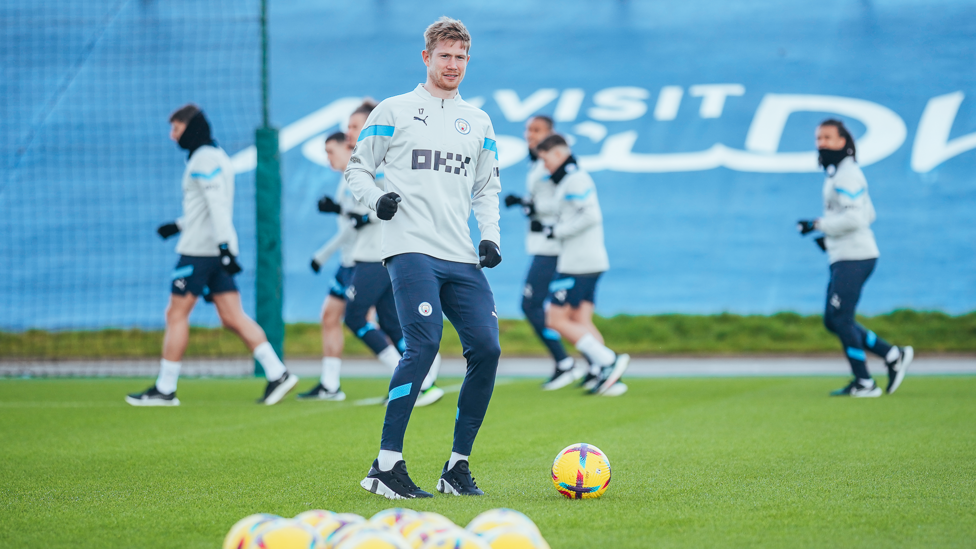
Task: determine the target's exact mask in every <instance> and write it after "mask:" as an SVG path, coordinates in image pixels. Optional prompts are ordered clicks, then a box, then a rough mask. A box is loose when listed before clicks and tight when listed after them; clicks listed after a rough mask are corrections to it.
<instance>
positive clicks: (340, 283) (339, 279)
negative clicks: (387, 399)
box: [298, 113, 366, 401]
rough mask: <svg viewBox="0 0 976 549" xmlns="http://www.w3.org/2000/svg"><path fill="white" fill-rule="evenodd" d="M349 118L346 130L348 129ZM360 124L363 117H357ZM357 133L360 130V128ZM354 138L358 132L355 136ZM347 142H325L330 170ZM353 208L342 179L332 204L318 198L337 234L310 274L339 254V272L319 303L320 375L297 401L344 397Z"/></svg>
mask: <svg viewBox="0 0 976 549" xmlns="http://www.w3.org/2000/svg"><path fill="white" fill-rule="evenodd" d="M355 116H356V114H355V113H354V114H353V116H351V117H350V123H349V127H350V128H352V126H353V124H352V119H353V117H355ZM360 118H362V122H365V121H366V115H365V114H364V115H361V116H360ZM359 129H362V125H361V124H360V126H359ZM356 133H357V134H358V131H357V132H356ZM350 141H351V139H349V138H348V137H347V135H346V134H344V133H342V132H335V133H333V134H331V135H329V136H328V137H326V139H325V154H326V157H327V158H328V159H329V165H330V166H331V167H332V169H333V170H336V171H338V172H339V173H343V172H345V170H346V166H347V165H348V164H349V157H350V156H352V147H350V146H349V143H350ZM354 206H355V199H354V198H353V197H352V194H351V193H349V189H348V188H347V187H346V181H345V177H344V176H341V177H340V178H339V184H338V185H337V186H336V192H335V200H333V198H332V197H330V196H324V197H322V198H321V199H320V200H319V202H318V210H319V211H320V212H322V213H335V214H338V215H337V216H336V224H337V226H338V227H337V233H336V235H335V236H334V237H332V238H331V239H330V240H329V241H328V242H326V244H325V245H324V246H322V247H321V248H320V249H319V250H318V251H316V252H315V255H314V256H313V257H312V265H311V266H312V270H313V271H315V272H316V273H317V272H319V271H320V270H321V269H322V265H324V264H325V263H326V262H327V261H328V260H329V258H330V257H331V256H332V255H333V254H334V253H336V252H339V258H340V260H339V269H338V270H337V271H336V273H335V276H334V278H333V280H332V285H331V287H330V288H329V294H328V295H327V296H326V297H325V301H324V302H323V303H322V315H321V317H322V374H321V376H320V377H319V382H318V384H316V385H315V386H314V387H312V388H311V389H310V390H308V391H306V392H304V393H300V394H299V395H298V398H299V399H308V400H331V401H342V400H345V399H346V394H345V393H343V392H342V389H341V387H340V386H339V370H340V368H341V366H342V350H343V348H344V347H345V333H344V332H343V329H342V317H343V315H344V314H345V312H346V285H347V284H348V283H349V278H350V276H351V275H352V268H353V267H354V266H355V265H356V262H355V260H354V259H353V257H352V255H353V254H352V253H353V249H354V248H355V246H356V240H357V238H358V231H357V224H356V218H357V217H358V216H357V215H356V214H352V215H350V212H351V208H353V207H354Z"/></svg>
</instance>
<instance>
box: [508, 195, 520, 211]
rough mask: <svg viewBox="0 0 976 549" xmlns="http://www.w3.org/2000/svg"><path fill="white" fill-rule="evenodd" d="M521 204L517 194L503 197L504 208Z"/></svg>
mask: <svg viewBox="0 0 976 549" xmlns="http://www.w3.org/2000/svg"><path fill="white" fill-rule="evenodd" d="M521 203H522V197H521V196H519V195H517V194H510V195H508V196H506V197H505V207H506V208H511V207H512V206H516V205H519V204H521Z"/></svg>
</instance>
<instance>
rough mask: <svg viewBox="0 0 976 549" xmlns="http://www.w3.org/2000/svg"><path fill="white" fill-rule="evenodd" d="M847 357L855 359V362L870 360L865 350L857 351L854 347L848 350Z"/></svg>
mask: <svg viewBox="0 0 976 549" xmlns="http://www.w3.org/2000/svg"><path fill="white" fill-rule="evenodd" d="M847 356H849V357H851V358H853V359H854V360H867V359H868V355H866V354H864V349H855V348H854V347H848V348H847Z"/></svg>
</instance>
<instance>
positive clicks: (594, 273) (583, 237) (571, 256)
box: [530, 135, 630, 396]
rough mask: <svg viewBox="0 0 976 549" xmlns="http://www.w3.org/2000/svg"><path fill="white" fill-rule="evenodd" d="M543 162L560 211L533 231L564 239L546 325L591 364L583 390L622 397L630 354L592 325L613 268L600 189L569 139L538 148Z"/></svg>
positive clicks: (535, 224)
mask: <svg viewBox="0 0 976 549" xmlns="http://www.w3.org/2000/svg"><path fill="white" fill-rule="evenodd" d="M536 151H537V154H538V155H539V158H541V159H542V161H543V163H545V166H546V170H547V171H548V172H549V173H550V174H551V176H550V178H549V179H550V181H551V182H552V184H553V185H555V186H556V188H557V190H556V197H557V199H558V202H559V210H558V213H557V215H556V219H555V223H554V224H552V225H546V224H544V223H543V222H542V221H540V220H533V221H532V223H531V226H530V230H531V231H532V232H535V233H539V234H542V235H545V237H546V238H549V239H552V240H559V241H560V244H561V245H560V249H559V259H558V260H557V261H556V276H555V277H554V279H553V281H552V282H551V283H550V284H549V308H548V309H547V310H546V325H548V326H549V327H550V328H552V329H553V330H556V331H557V332H559V333H560V334H561V335H562V336H563V337H565V338H566V339H568V340H570V341H572V342H573V345H575V346H576V348H577V349H578V350H579V352H581V353H583V354H584V355H585V356H586V358H587V360H589V362H590V372H589V373H588V374H587V376H586V377H585V378H584V379H583V386H584V387H586V388H588V389H589V390H590V392H591V393H593V394H597V395H603V396H618V395H621V394H623V393H624V392H626V391H627V386H626V385H624V384H623V383H621V382H620V377H621V376H622V375H623V373H624V371H625V370H626V369H627V365H628V364H629V363H630V356H629V355H626V354H621V355H618V354H616V353H614V352H613V351H612V350H610V349H609V348H607V347H606V346H605V345H604V344H603V336H602V335H601V334H600V331H599V330H597V328H596V326H595V325H594V324H593V308H594V304H595V303H596V283H597V280H598V279H599V278H600V275H601V274H603V273H604V272H606V271H607V270H608V269H609V268H610V260H609V259H608V257H607V249H606V247H605V246H604V242H603V214H602V213H601V211H600V202H599V200H598V199H597V193H596V185H594V184H593V179H592V178H591V177H590V174H588V173H586V172H585V171H583V170H581V169H580V168H579V166H578V165H577V164H576V158H574V157H573V153H572V151H571V150H570V149H569V145H568V144H567V143H566V140H565V139H563V138H562V136H559V135H550V136H549V137H547V138H545V139H544V140H543V141H542V142H541V143H539V145H538V146H537V147H536Z"/></svg>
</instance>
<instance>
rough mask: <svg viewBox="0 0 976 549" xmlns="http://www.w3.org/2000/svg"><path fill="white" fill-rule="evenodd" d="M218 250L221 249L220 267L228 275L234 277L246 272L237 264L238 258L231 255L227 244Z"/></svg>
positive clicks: (219, 246)
mask: <svg viewBox="0 0 976 549" xmlns="http://www.w3.org/2000/svg"><path fill="white" fill-rule="evenodd" d="M217 248H218V249H220V265H221V267H223V268H224V270H225V271H227V274H229V275H232V276H233V275H236V274H237V273H239V272H241V271H243V270H244V269H243V267H241V266H240V264H239V263H238V262H237V258H235V257H234V255H233V254H231V253H230V248H228V247H227V243H226V242H224V243H223V244H220V245H218V246H217Z"/></svg>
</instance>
